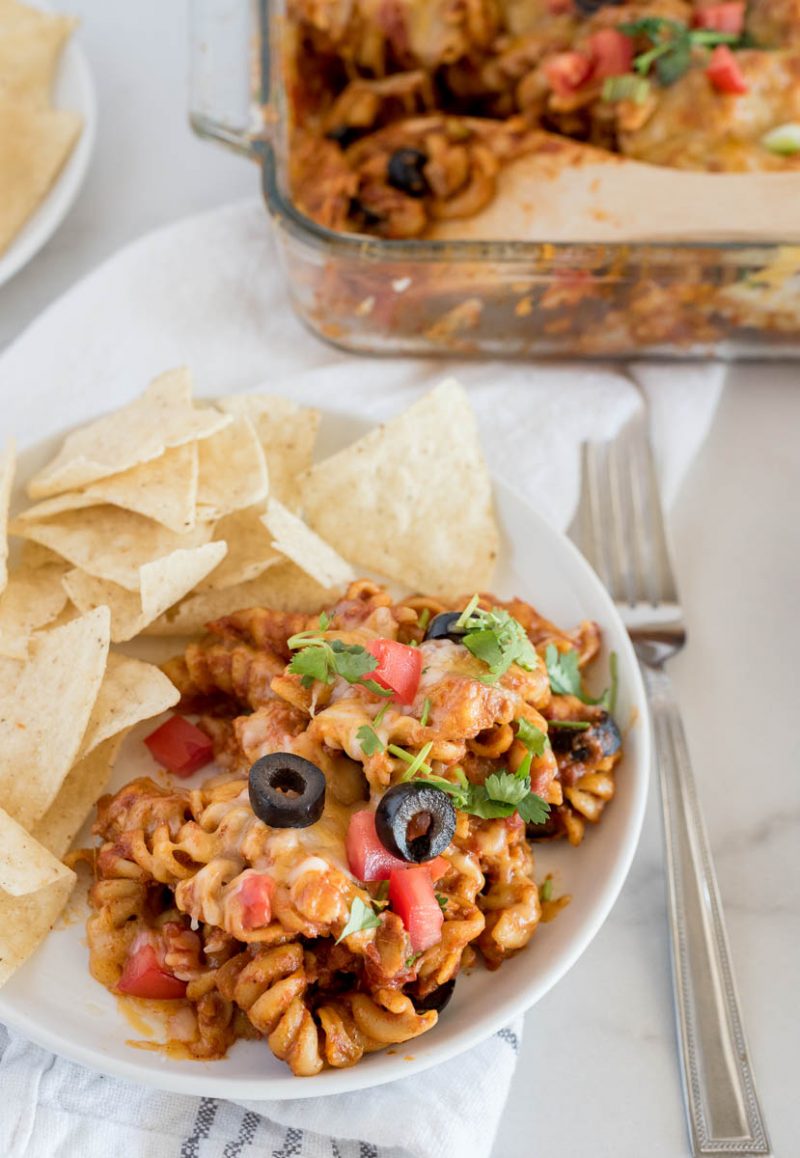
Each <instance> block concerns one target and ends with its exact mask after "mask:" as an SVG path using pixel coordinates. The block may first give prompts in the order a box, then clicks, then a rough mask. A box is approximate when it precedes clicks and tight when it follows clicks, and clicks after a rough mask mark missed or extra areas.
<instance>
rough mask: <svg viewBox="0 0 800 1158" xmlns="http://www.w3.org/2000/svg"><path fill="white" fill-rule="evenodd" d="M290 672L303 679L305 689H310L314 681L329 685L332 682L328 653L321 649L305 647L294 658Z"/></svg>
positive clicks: (290, 665) (301, 680)
mask: <svg viewBox="0 0 800 1158" xmlns="http://www.w3.org/2000/svg"><path fill="white" fill-rule="evenodd" d="M289 671H290V672H294V673H295V675H299V676H300V677H301V679H300V683H301V684H302V685H303V687H304V688H310V687H311V685H312V684H313V682H314V680H319V681H320V683H323V684H327V683H330V682H331V681H332V678H333V677H332V676H331V674H330V665H329V663H328V653H327V651H326V650H325V649H324V648H321V647H304V648H303V650H302V651H298V653H297V655H295V656H292V662H291V663H290V664H289Z"/></svg>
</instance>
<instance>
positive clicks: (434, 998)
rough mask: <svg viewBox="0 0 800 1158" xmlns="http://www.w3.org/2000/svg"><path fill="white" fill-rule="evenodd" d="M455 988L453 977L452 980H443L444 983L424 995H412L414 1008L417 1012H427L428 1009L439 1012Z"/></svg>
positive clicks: (446, 1003)
mask: <svg viewBox="0 0 800 1158" xmlns="http://www.w3.org/2000/svg"><path fill="white" fill-rule="evenodd" d="M455 988H456V979H455V977H454V978H453V979H452V981H445V983H444V985H439V986H438V987H437V988H436V989H433V990H431V992H430V993H428V994H426V996H425V997H412V998H411V1000H412V1001H413V1003H414V1008H415V1009H416V1011H417V1013H427V1012H428V1010H430V1009H433V1010H435V1011H436V1012H437V1013H441V1012H442V1010H443V1009H444V1008H445V1007H446V1006H447V1005H449V1004H450V998H451V997H452V996H453V993H454V992H455Z"/></svg>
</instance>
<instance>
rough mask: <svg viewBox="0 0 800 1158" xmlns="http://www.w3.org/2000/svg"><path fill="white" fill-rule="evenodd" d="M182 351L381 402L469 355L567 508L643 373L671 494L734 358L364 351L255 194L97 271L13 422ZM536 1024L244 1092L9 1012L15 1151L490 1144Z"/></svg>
mask: <svg viewBox="0 0 800 1158" xmlns="http://www.w3.org/2000/svg"><path fill="white" fill-rule="evenodd" d="M181 363H187V364H189V365H190V366H191V368H192V370H193V372H194V375H195V379H196V383H197V390H198V393H200V394H208V395H214V394H217V395H218V394H222V393H225V392H228V391H233V390H242V389H257V388H262V389H269V390H272V391H275V392H281V393H285V394H287V395H289V396H292V397H294V398H296V399H298V400H299V401H305V402H310V403H315V404H317V405H321V406H323V407H327V408H329V409H333V410H336V409H339V410H351V411H358V412H360V413H361V414H362V415H364V417H366V418H370V419H376V420H377V419H380V418H383V417H385V416H386V415H388V414H391V413H393V412H394V411H396V410H399V409H401V408H402V407H404V406H406V405H408V404H409V403H410V402H411V401H412V400H413V399H414V398H415V397H417V396H418V395H419V394H420V393H422V392H423V391H424V390H426V389H428V388H430V387H431V385H433V384H434V383H435V382H437V381H438V380H439V379H440V378H442V377H443V376H444V375H445V374H451V373H455V374H457V375H458V377H459V378H460V379H461V380H462V382H464V383H465V384H466V385H467V387H468V389H469V391H470V396H471V399H472V403H473V405H474V407H475V410H476V412H477V414H478V417H479V421H480V425H481V431H482V438H483V444H484V447H485V450H486V454H487V456H488V459H489V463H490V466H491V468H492V470H493V471H494V472H495V473H496V474H497V475H498V476H500V477H502V478H504V479H505V480H507V481H508V482H510V483H511V484H513V485H514V486H515V487H516V489H517V490H519V491H521V492H522V493H524V494H526V495H527V496H528V497H529V498H530V500H531V501H532V502H533V503H534V504H535V505H536V506H537V507H538V509H539V510H540V511H542V513H543V514H544V515H545V516H546V517H548V518H549V519H550V520H551V521H552V522H553V523H554V524H555V525H556V526H559V527H565V526H566V525H567V524H568V522H569V519H570V517H571V514H572V511H573V509H574V506H575V503H576V500H577V494H578V482H579V466H578V463H579V458H578V448H579V445H580V443H581V442H582V441H583V440H584V439H586V438H593V439H601V438H609V437H612V436H613V435H614V433H615V432H616V430H617V429H618V428H619V427H620V426H621V425H622V424H623V423H624V422H625V421H626V419H627V418H628V417H629V416H630V415H631V414H632V413H633V411H634V410H635V408H636V407H637V406H640V405H641V404H642V399H641V395H640V393H639V391H638V390H637V388H636V385H635V383H638V385H639V386H640V387H641V388H642V391H643V392H644V394H645V395H646V396H647V399H648V401H649V404H650V416H651V427H652V432H653V437H654V442H655V448H656V458H657V462H658V465H659V470H660V473H661V481H662V486H663V492H664V497H665V500H666V501H667V502H668V503H669V502H670V501H671V500H672V499H673V498H674V496H675V494H676V492H677V490H678V487H679V485H680V482H681V479H682V477H683V475H684V473H685V471H686V468H687V466H688V465H689V463H690V462H691V459H692V457H693V455H694V454H695V452H696V450H697V448H698V447H699V445H700V443H701V442H702V440H703V438H704V437H705V435H706V432H707V430H708V426H709V423H710V421H711V418H712V415H713V412H714V408H715V406H716V403H717V399H718V396H719V392H720V389H721V385H722V380H723V376H724V369H723V367H721V366H719V365H702V366H698V365H680V364H677V365H651V364H635V365H632V366H629V367H628V368H627V371H623V370H622V369H615V368H613V367H611V366H598V365H588V364H581V365H578V366H554V365H532V364H523V363H503V362H480V363H478V362H471V363H464V364H456V363H453V362H449V363H445V362H440V361H433V360H409V359H395V360H377V359H363V358H362V359H359V358H353V357H350V356H348V355H346V354H343V353H341V352H339V351H336V350H334V349H333V348H331V347H328V346H326V345H324V344H322V343H321V342H318V341H317V340H316V339H315V338H313V337H312V336H311V335H310V334H309V333H308V332H307V331H306V330H305V329H303V327H302V326H301V325H300V323H299V322H298V321H297V320H296V319H295V318H294V316H293V315H292V313H291V311H290V309H289V306H288V303H287V299H286V293H285V288H284V285H283V281H282V277H281V274H280V271H279V269H278V268H277V255H276V252H275V248H274V244H273V240H272V236H271V233H270V230H269V228H268V227H267V224H266V218H265V214H264V210H263V208H262V206H261V204H260V203H258V202H254V201H253V202H246V203H244V204H240V205H233V206H229V207H226V208H224V209H221V210H216V211H214V212H212V213H207V214H203V215H202V216H199V217H195V218H191V219H188V220H186V221H183V222H180V223H179V224H177V225H174V226H170V227H168V228H166V229H162V230H160V231H158V232H156V233H153V234H150V235H148V236H147V237H145V238H143V239H142V240H140V241H138V242H136V243H135V244H133V245H130V246H128V247H127V248H126V249H124V250H123V251H122V252H120V253H119V254H117V255H116V256H115V257H113V258H112V259H111V260H110V261H108V262H107V263H106V264H105V265H103V266H101V267H100V268H99V269H98V270H96V271H95V272H94V273H93V274H91V275H90V276H89V277H87V278H86V279H84V280H83V281H82V282H80V283H79V284H78V285H77V286H75V287H74V288H73V289H72V290H71V291H70V292H69V293H68V294H66V295H65V296H64V297H63V298H62V299H61V300H60V301H58V302H56V303H55V304H54V305H53V306H51V307H50V309H49V310H48V311H46V312H45V314H44V315H42V317H41V318H40V319H39V320H38V321H37V322H35V323H34V324H33V325H32V326H31V327H30V328H29V329H28V330H27V331H26V332H25V333H24V334H23V335H22V337H21V338H19V340H18V341H17V342H16V343H15V344H14V345H13V346H12V347H11V348H9V349H8V351H7V352H6V354H5V355H4V357H3V358H2V360H0V402H2V398H3V397H5V398H24V399H26V405H25V407H24V411H23V413H22V414H21V416H20V421H19V423H18V424H16V429H15V431H14V433H15V434H16V435H17V437H18V438H19V440H20V442H21V443H22V444H23V445H24V444H25V443H26V442H33V441H36V440H38V439H41V438H43V437H45V436H47V435H49V434H55V433H57V432H59V431H60V430H62V429H64V427H67V426H72V425H74V424H76V423H79V422H82V421H85V420H88V419H89V418H92V417H94V416H96V414H97V413H98V411H100V410H102V409H109V408H111V407H113V406H116V405H119V404H120V403H122V402H123V401H125V400H127V399H128V398H130V397H132V396H133V395H134V394H135V393H137V392H138V391H140V390H141V389H142V387H143V386H144V385H145V384H146V382H147V381H148V380H149V379H150V378H151V377H152V376H154V375H155V374H157V373H159V372H161V371H162V370H164V369H166V368H168V367H170V366H174V365H179V364H181ZM15 409H19V407H15ZM4 433H5V432H4ZM8 433H11V432H10V431H9V432H8ZM520 1033H521V1022H520V1023H519V1024H515V1025H513V1026H512V1027H510V1028H507V1029H504V1030H501V1031H500V1033H498V1034H496V1035H495V1036H494V1037H492V1038H491V1039H489V1040H488V1041H487V1042H485V1043H483V1044H482V1045H480V1046H477V1047H476V1048H474V1049H473V1050H471V1051H469V1052H468V1053H466V1054H465V1055H463V1056H462V1057H460V1058H458V1059H456V1060H454V1061H451V1062H448V1063H446V1064H444V1065H441V1066H439V1067H437V1068H436V1069H435V1070H432V1071H429V1072H428V1073H425V1074H422V1075H419V1076H415V1077H410V1078H404V1079H402V1080H399V1081H397V1082H394V1083H392V1084H391V1085H385V1086H380V1087H377V1088H375V1089H373V1090H366V1091H361V1092H359V1093H355V1094H346V1095H337V1096H335V1097H327V1098H308V1099H304V1100H302V1101H293V1102H249V1103H243V1104H242V1105H238V1104H234V1103H231V1102H223V1101H218V1100H215V1099H211V1098H202V1099H198V1098H191V1097H185V1096H177V1095H171V1094H163V1093H158V1092H154V1091H152V1090H149V1089H146V1088H144V1087H140V1086H136V1085H133V1084H131V1083H128V1082H122V1081H118V1080H116V1079H112V1078H106V1077H102V1076H100V1075H98V1074H95V1073H94V1072H92V1071H89V1070H86V1069H83V1068H81V1067H80V1066H77V1065H73V1064H71V1063H69V1062H66V1061H64V1060H62V1059H59V1058H56V1057H53V1056H52V1055H50V1054H48V1053H46V1052H45V1051H44V1050H42V1049H40V1048H38V1047H37V1046H35V1045H32V1044H30V1043H28V1042H26V1041H24V1040H23V1039H21V1038H20V1037H18V1036H17V1035H15V1034H13V1033H10V1032H8V1031H6V1030H4V1029H3V1028H2V1027H0V1155H3V1158H108V1156H109V1155H114V1154H117V1153H119V1154H126V1155H131V1158H173V1156H174V1158H237V1156H239V1155H243V1156H244V1158H246V1155H247V1153H248V1152H249V1153H251V1154H254V1155H255V1154H261V1155H271V1156H272V1158H488V1155H489V1154H490V1151H491V1148H492V1141H493V1138H494V1134H495V1131H496V1128H497V1124H498V1121H499V1118H500V1114H501V1112H502V1109H503V1105H504V1102H505V1099H506V1096H507V1094H508V1089H509V1084H510V1081H511V1076H512V1073H513V1069H514V1062H515V1055H516V1052H517V1050H518V1047H519V1039H520Z"/></svg>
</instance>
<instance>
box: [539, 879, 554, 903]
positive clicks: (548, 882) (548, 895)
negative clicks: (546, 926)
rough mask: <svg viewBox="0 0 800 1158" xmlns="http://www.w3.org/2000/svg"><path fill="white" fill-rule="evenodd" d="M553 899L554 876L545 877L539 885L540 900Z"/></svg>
mask: <svg viewBox="0 0 800 1158" xmlns="http://www.w3.org/2000/svg"><path fill="white" fill-rule="evenodd" d="M552 899H553V878H552V877H545V878H544V880H543V881H542V883H541V884H540V885H539V900H540V901H551V900H552Z"/></svg>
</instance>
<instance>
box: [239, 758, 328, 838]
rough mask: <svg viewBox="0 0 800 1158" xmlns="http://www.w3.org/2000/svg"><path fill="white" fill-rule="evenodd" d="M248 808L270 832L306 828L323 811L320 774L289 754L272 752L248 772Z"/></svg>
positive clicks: (323, 780) (323, 799)
mask: <svg viewBox="0 0 800 1158" xmlns="http://www.w3.org/2000/svg"><path fill="white" fill-rule="evenodd" d="M250 804H251V805H252V808H253V812H255V814H256V816H257V817H258V818H259V820H263V821H264V823H265V824H268V825H269V826H270V827H271V828H308V826H309V825H310V824H316V822H317V821H318V820H319V818H320V817H321V816H322V810H323V808H324V807H325V776H324V773H322V772H321V771H320V769H319V768H318V767H317V766H316V764H312V763H311V761H310V760H304V759H303V757H302V756H295V755H294V753H293V752H273V753H272V754H271V755H269V756H262V757H261V759H260V760H256V762H255V764H254V765H253V767H252V768H251V769H250Z"/></svg>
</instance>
